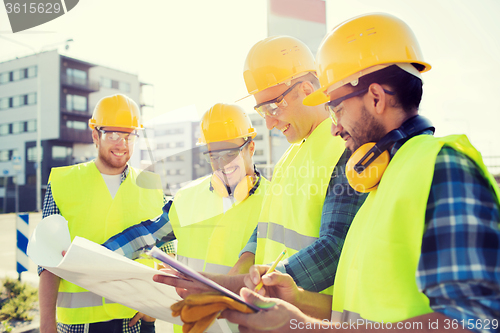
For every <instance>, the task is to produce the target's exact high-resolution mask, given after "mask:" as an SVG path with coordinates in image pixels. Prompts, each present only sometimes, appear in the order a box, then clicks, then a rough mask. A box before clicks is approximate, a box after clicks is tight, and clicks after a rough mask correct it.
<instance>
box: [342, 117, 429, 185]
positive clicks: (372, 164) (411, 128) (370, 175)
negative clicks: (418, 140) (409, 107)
mask: <svg viewBox="0 0 500 333" xmlns="http://www.w3.org/2000/svg"><path fill="white" fill-rule="evenodd" d="M425 130H432V132H433V133H434V130H435V129H434V126H432V123H431V122H430V121H429V120H428V119H427V118H425V117H422V116H415V117H413V118H410V119H408V120H407V121H405V122H404V123H403V124H402V125H401V127H399V128H397V129H395V130H392V131H390V132H389V133H387V134H386V135H385V136H384V137H383V138H382V139H380V141H378V142H376V143H375V142H368V143H366V144H364V145H362V146H361V147H359V148H358V149H357V150H356V151H355V152H354V153H353V154H352V155H351V157H350V158H349V161H347V164H346V177H347V181H348V182H349V184H350V185H351V187H352V188H353V189H354V190H356V191H358V192H362V193H368V192H371V191H373V190H375V189H376V188H377V186H378V184H379V182H380V179H381V178H382V175H383V174H384V171H385V169H386V168H387V166H388V165H389V162H390V160H391V157H390V155H389V152H388V151H387V150H388V149H390V148H391V146H392V145H393V144H394V143H396V142H399V141H403V140H404V141H406V140H409V139H410V138H412V137H414V136H415V135H417V134H419V133H422V132H423V131H425Z"/></svg>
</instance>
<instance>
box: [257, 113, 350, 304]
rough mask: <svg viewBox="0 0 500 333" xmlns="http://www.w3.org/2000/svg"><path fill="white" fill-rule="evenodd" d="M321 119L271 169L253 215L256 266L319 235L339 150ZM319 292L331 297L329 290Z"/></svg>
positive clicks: (328, 125)
mask: <svg viewBox="0 0 500 333" xmlns="http://www.w3.org/2000/svg"><path fill="white" fill-rule="evenodd" d="M331 124H332V122H331V120H330V119H326V120H324V121H323V122H322V123H321V124H320V125H319V126H318V127H316V128H315V129H314V131H313V132H312V133H311V135H310V136H309V137H308V138H307V139H305V140H303V141H302V142H301V143H299V144H293V145H291V146H290V148H288V150H287V151H286V152H285V154H284V155H283V156H282V157H281V159H280V160H279V161H278V163H277V164H276V166H275V168H274V172H273V178H272V180H271V186H270V188H269V190H268V191H267V194H266V197H265V198H264V202H263V203H262V212H261V215H260V217H259V224H258V234H257V253H256V257H255V263H256V264H269V263H272V262H273V261H274V260H276V258H277V257H278V255H279V254H280V253H281V252H282V251H283V249H284V248H286V249H287V254H286V257H290V256H292V255H293V254H295V253H297V252H298V251H300V250H301V249H303V248H305V247H307V246H309V245H311V244H312V243H314V242H315V241H316V240H317V239H318V238H319V229H320V226H321V213H322V209H323V203H324V201H325V196H326V191H327V189H328V184H329V182H330V179H331V175H332V172H333V169H334V167H335V165H336V164H337V162H338V161H339V159H340V157H341V156H342V153H343V152H344V150H345V143H344V141H343V140H342V139H341V138H340V137H333V136H332V135H331V133H330V128H331ZM325 293H329V294H330V295H331V288H328V289H327V290H326V291H325Z"/></svg>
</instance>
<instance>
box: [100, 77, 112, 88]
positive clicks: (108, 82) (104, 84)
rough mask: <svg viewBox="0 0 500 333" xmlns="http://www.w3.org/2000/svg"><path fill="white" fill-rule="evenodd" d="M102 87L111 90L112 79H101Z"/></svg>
mask: <svg viewBox="0 0 500 333" xmlns="http://www.w3.org/2000/svg"><path fill="white" fill-rule="evenodd" d="M101 87H103V88H111V79H108V78H107V77H101Z"/></svg>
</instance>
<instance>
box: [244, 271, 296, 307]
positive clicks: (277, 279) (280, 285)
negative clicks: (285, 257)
mask: <svg viewBox="0 0 500 333" xmlns="http://www.w3.org/2000/svg"><path fill="white" fill-rule="evenodd" d="M268 269H269V266H264V265H254V266H252V267H250V270H249V274H248V275H247V276H245V280H244V281H245V285H246V287H247V288H249V289H251V290H254V289H255V286H257V285H258V284H259V283H260V281H261V279H262V283H263V284H264V287H263V288H262V289H260V290H259V294H261V295H263V296H268V297H274V298H280V299H282V300H284V301H286V302H288V303H292V304H294V305H297V301H298V299H299V294H300V289H299V287H297V285H296V284H295V281H293V279H292V277H291V276H290V275H288V274H283V273H281V272H278V271H274V272H272V273H270V274H266V272H267V270H268Z"/></svg>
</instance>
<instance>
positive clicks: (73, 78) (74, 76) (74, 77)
mask: <svg viewBox="0 0 500 333" xmlns="http://www.w3.org/2000/svg"><path fill="white" fill-rule="evenodd" d="M66 75H67V76H68V81H69V82H71V83H75V84H79V85H81V86H84V85H85V84H87V72H85V71H82V70H80V69H76V68H66Z"/></svg>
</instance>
